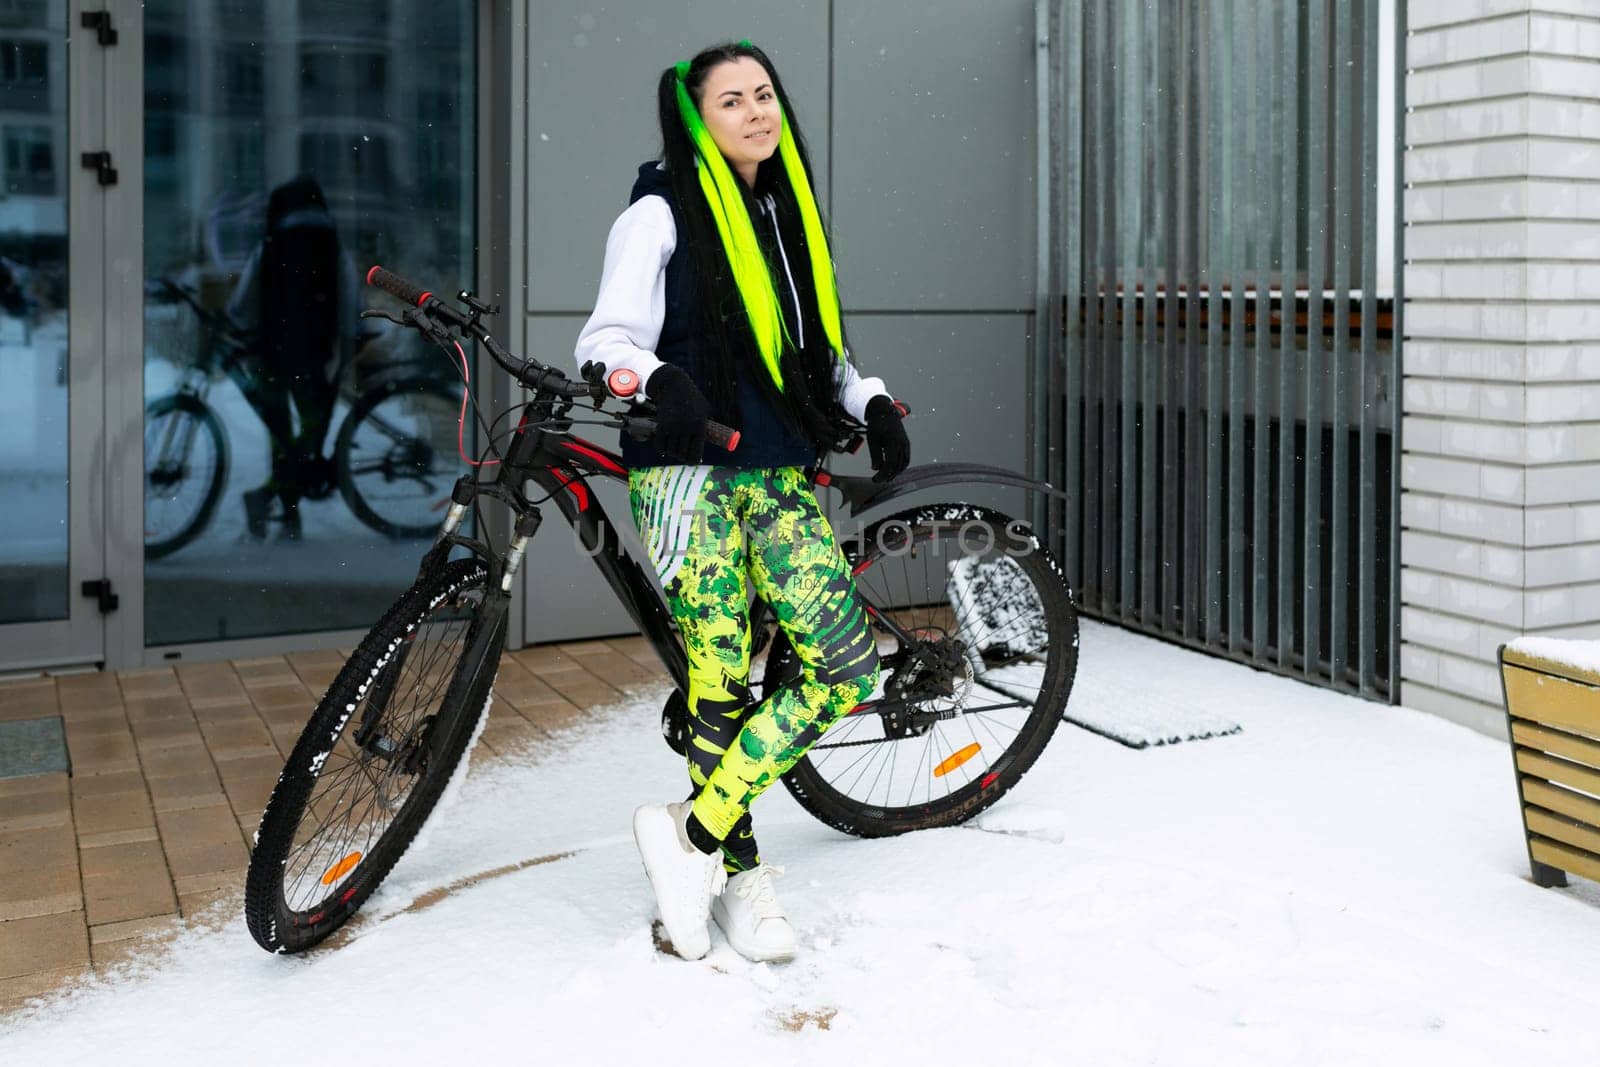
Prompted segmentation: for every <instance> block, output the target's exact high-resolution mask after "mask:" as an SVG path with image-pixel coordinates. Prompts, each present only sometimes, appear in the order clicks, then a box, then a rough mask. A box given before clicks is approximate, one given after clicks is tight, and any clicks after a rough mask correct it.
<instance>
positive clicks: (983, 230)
mask: <svg viewBox="0 0 1600 1067" xmlns="http://www.w3.org/2000/svg"><path fill="white" fill-rule="evenodd" d="M834 12H835V13H834V30H833V47H834V130H833V151H834V165H833V180H834V183H835V185H836V187H837V189H838V193H839V195H838V198H837V202H836V203H835V204H834V211H833V219H832V221H833V224H834V227H835V229H836V231H837V234H838V236H837V239H836V241H835V244H836V248H835V258H836V259H837V260H838V263H839V288H840V297H841V299H842V300H843V301H844V303H845V306H846V307H848V308H850V309H851V310H857V309H862V310H890V311H895V310H905V309H913V308H940V309H949V310H973V311H978V310H984V311H999V310H1010V309H1025V308H1032V307H1033V304H1034V290H1033V286H1034V282H1033V276H1034V244H1035V241H1036V236H1035V233H1034V214H1035V211H1034V191H1033V190H1034V168H1035V160H1034V139H1035V138H1034V132H1033V128H1034V110H1035V104H1034V91H1033V69H1034V26H1033V22H1034V12H1033V4H1032V3H1031V2H1029V0H995V2H989V3H982V4H975V3H972V2H971V0H837V2H836V3H835V5H834ZM1017 402H1018V403H1019V404H1020V403H1021V397H1020V395H1019V396H1018V398H1017ZM1020 410H1021V409H1020V408H1019V409H1018V411H1019V413H1020Z"/></svg>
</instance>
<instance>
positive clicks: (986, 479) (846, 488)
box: [817, 463, 1067, 518]
mask: <svg viewBox="0 0 1600 1067" xmlns="http://www.w3.org/2000/svg"><path fill="white" fill-rule="evenodd" d="M958 482H960V483H968V484H974V485H1004V486H1012V487H1015V488H1018V489H1031V490H1035V491H1037V492H1041V493H1045V494H1047V495H1049V496H1053V497H1057V498H1059V499H1061V500H1065V499H1067V494H1066V493H1064V492H1062V491H1061V490H1059V489H1057V488H1056V487H1055V486H1053V485H1051V484H1050V483H1049V482H1041V481H1038V480H1037V479H1034V478H1029V477H1027V476H1026V475H1022V474H1018V473H1017V472H1016V471H1011V470H1007V469H1006V468H1004V467H991V466H989V465H988V464H986V463H923V464H920V465H918V466H915V467H907V468H906V469H905V470H904V471H902V472H901V473H900V476H899V477H897V478H895V479H893V480H892V481H888V482H875V481H873V480H872V477H871V475H865V474H850V475H844V474H830V473H829V472H827V471H823V472H821V473H820V474H819V476H818V478H817V484H818V485H826V486H828V487H829V488H831V489H837V490H838V491H839V494H840V495H841V496H842V497H843V498H844V503H845V508H846V511H847V512H848V514H849V515H850V517H851V518H854V517H855V516H857V515H859V514H860V513H862V512H863V511H868V510H870V509H872V508H876V507H879V506H880V505H883V504H887V503H889V502H890V501H891V500H895V499H897V498H899V497H902V496H904V495H906V494H907V493H912V492H916V491H917V490H919V489H928V488H931V487H933V486H936V485H950V484H954V483H958Z"/></svg>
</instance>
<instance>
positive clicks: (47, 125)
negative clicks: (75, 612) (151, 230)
mask: <svg viewBox="0 0 1600 1067" xmlns="http://www.w3.org/2000/svg"><path fill="white" fill-rule="evenodd" d="M65 24H66V14H65V11H64V10H63V8H62V7H61V6H60V5H55V6H52V5H51V4H49V3H46V2H45V0H11V2H9V3H4V4H0V501H4V504H5V506H4V507H3V508H0V623H9V622H22V621H32V620H45V619H63V618H66V616H67V611H68V601H67V550H68V540H67V530H68V529H69V523H68V515H67V499H68V498H67V469H68V468H67V426H68V420H67V389H68V383H67V185H66V175H65V174H64V173H63V172H62V169H61V168H60V167H59V166H58V165H57V161H58V160H59V159H61V158H62V152H64V151H65V147H66V133H67V84H66V49H65V46H64V44H63V41H64V40H65V38H64V35H63V33H62V29H63V27H64V26H65Z"/></svg>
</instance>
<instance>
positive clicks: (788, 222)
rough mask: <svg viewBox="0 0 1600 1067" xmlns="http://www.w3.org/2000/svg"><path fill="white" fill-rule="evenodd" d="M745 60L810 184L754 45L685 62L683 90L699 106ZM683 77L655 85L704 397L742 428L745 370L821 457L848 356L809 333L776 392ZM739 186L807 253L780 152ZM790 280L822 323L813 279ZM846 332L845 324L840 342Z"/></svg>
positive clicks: (788, 356)
mask: <svg viewBox="0 0 1600 1067" xmlns="http://www.w3.org/2000/svg"><path fill="white" fill-rule="evenodd" d="M739 59H753V60H755V61H756V62H757V63H760V64H761V66H762V67H763V68H764V69H765V70H766V72H767V76H768V78H769V79H770V80H771V82H772V89H773V92H774V93H776V94H777V97H778V104H779V106H780V107H781V108H782V111H783V116H784V120H785V122H786V124H787V126H788V130H789V136H790V137H791V138H792V139H793V142H794V147H795V149H796V151H797V153H798V154H799V157H800V160H801V163H802V165H803V166H804V169H805V174H806V178H807V180H808V181H810V182H812V184H813V185H814V184H815V183H814V180H813V174H814V172H813V170H812V168H811V156H810V153H809V152H808V151H807V150H806V143H805V138H804V137H803V136H802V134H801V132H800V123H799V120H798V119H797V117H796V114H795V108H794V105H793V103H792V102H791V101H790V99H789V94H788V93H787V92H785V90H784V88H783V81H782V79H781V78H779V77H778V72H777V70H776V68H774V67H773V64H772V60H771V59H769V58H768V57H767V55H766V53H765V52H763V51H762V50H761V49H760V48H757V47H756V46H755V45H753V44H750V43H749V42H748V41H740V42H728V43H725V44H718V45H713V46H711V47H709V48H706V49H704V50H702V51H701V52H699V53H698V54H697V55H696V56H695V57H694V58H693V59H692V60H690V61H689V64H688V69H687V70H686V71H685V72H684V74H683V75H682V79H683V85H684V88H685V89H686V90H687V91H688V93H689V96H690V98H691V99H692V100H693V101H694V103H695V104H696V106H698V105H699V102H700V98H701V95H702V93H703V91H704V88H705V80H706V77H707V75H709V74H710V73H711V71H712V70H713V69H714V68H716V67H718V66H720V65H721V64H723V63H731V62H734V61H737V60H739ZM678 79H679V74H678V67H677V65H673V66H670V67H668V68H667V69H666V70H664V71H662V72H661V78H660V81H659V84H658V87H657V94H656V95H657V106H658V111H659V119H660V123H661V140H662V150H661V158H662V160H663V161H664V162H665V164H666V171H667V179H668V181H669V183H670V184H671V187H672V195H673V199H674V200H675V201H676V205H677V218H678V220H679V224H680V226H682V227H683V229H684V230H685V231H686V232H684V233H680V234H679V242H680V244H684V243H686V244H687V245H688V247H689V249H690V253H691V258H692V261H693V277H694V282H695V285H694V292H695V299H696V303H697V305H698V312H699V314H700V316H701V325H702V333H703V335H704V336H705V338H706V339H707V342H708V344H707V350H706V351H703V352H702V353H701V360H702V365H703V366H704V368H705V370H706V371H707V378H708V379H709V385H710V388H711V395H710V396H708V397H707V399H708V400H709V401H710V403H711V408H712V413H713V417H714V418H717V419H718V420H719V421H723V422H727V423H728V424H730V425H733V426H735V427H738V425H739V424H738V418H739V405H738V399H737V387H736V383H737V380H738V379H737V374H738V368H740V367H743V368H744V369H745V373H746V374H747V375H748V376H749V377H750V379H751V380H752V381H753V382H754V383H756V386H757V388H758V389H760V390H761V392H762V393H763V394H764V395H765V396H766V397H767V399H768V400H769V401H771V403H772V406H773V407H774V409H775V410H777V411H778V413H779V414H780V416H781V417H782V418H783V419H784V420H785V421H786V422H787V423H788V424H789V426H790V428H791V429H792V430H795V431H797V432H799V433H800V434H802V435H803V436H804V437H805V438H806V439H807V440H809V441H810V442H811V443H812V444H813V445H814V446H815V447H816V448H817V449H818V450H819V451H821V450H824V449H826V448H827V447H828V445H829V444H831V443H832V442H833V441H834V440H835V439H836V437H837V436H838V425H837V422H836V411H835V403H834V400H833V397H834V384H833V374H834V366H835V361H836V360H838V359H842V358H845V354H844V352H838V353H835V352H834V351H833V349H832V347H831V346H830V345H829V343H828V341H827V339H826V337H824V336H823V334H822V330H821V329H813V330H806V331H804V333H805V337H806V344H805V346H804V348H803V349H797V348H796V347H795V345H794V344H792V343H785V344H784V346H783V352H782V355H781V357H780V362H779V367H780V370H781V372H782V376H783V383H784V387H783V389H781V390H780V389H779V388H778V386H777V384H776V383H775V382H774V381H773V380H772V376H771V375H770V374H769V373H768V372H767V371H766V369H765V368H764V367H763V365H762V361H761V358H760V356H759V354H758V348H757V342H756V338H755V334H754V331H753V330H752V328H751V325H750V319H749V314H748V313H747V311H746V310H745V305H744V300H743V298H742V297H741V295H740V293H739V289H738V287H737V285H736V284H735V282H734V278H733V271H732V268H731V266H730V264H729V262H728V256H727V253H726V251H725V250H724V246H723V243H722V240H721V238H720V236H719V235H718V232H717V229H716V224H715V222H714V221H713V219H712V216H711V209H710V206H709V205H708V204H707V203H706V199H705V194H704V193H703V192H702V190H701V187H700V182H699V177H698V175H697V173H696V162H695V160H696V151H695V146H694V142H693V140H692V139H691V138H690V135H689V131H688V130H687V129H686V128H685V126H684V119H683V116H682V113H681V111H680V108H679V102H678V95H677V93H678V89H677V87H678ZM738 184H739V186H740V188H741V191H742V192H744V193H745V194H746V197H745V199H746V210H750V208H751V207H753V205H754V204H755V202H756V201H755V198H756V197H764V196H765V195H766V194H768V193H771V194H772V196H773V199H774V201H775V203H776V204H777V208H778V218H779V225H780V232H781V233H782V234H783V235H784V240H785V244H786V247H787V246H789V244H790V242H791V241H793V247H795V248H802V247H803V244H802V242H803V240H804V238H803V236H800V234H801V226H800V222H799V220H800V213H799V208H798V206H797V204H796V199H795V193H794V189H793V188H792V186H791V183H790V181H789V177H788V174H787V173H786V172H785V170H784V165H783V162H782V160H781V159H780V158H779V153H778V152H777V151H774V152H773V153H772V155H771V156H770V157H768V158H767V159H765V160H763V161H762V162H761V163H760V165H759V166H758V167H757V171H756V181H755V188H754V190H753V191H751V190H748V189H746V187H745V186H744V183H743V182H742V181H740V182H739V183H738ZM819 210H820V209H819ZM798 262H799V263H803V262H804V258H803V257H799V258H798ZM794 273H795V280H796V284H797V286H798V287H799V296H800V301H801V304H802V312H801V314H802V317H803V318H810V319H811V320H812V321H816V320H815V316H816V294H815V292H814V285H812V284H806V283H808V282H809V281H810V275H811V271H810V270H808V269H804V268H803V267H801V268H800V269H797V270H795V272H794ZM842 330H843V327H842V325H841V340H842V336H843V335H842ZM789 335H790V337H791V338H794V337H797V336H798V334H797V333H796V332H795V331H793V330H792V329H791V330H790V331H789Z"/></svg>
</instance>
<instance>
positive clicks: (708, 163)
mask: <svg viewBox="0 0 1600 1067" xmlns="http://www.w3.org/2000/svg"><path fill="white" fill-rule="evenodd" d="M675 69H676V70H677V73H678V111H679V113H680V114H681V115H682V117H683V125H684V128H685V129H686V130H688V132H689V139H690V140H691V141H693V142H694V146H695V151H696V152H697V153H698V155H699V157H700V164H701V165H700V166H699V167H698V168H697V170H698V172H699V178H700V190H701V192H702V193H704V194H705V198H706V204H707V205H708V206H709V207H710V209H711V218H712V220H713V222H715V224H716V227H717V234H718V236H720V237H721V238H722V247H723V251H724V252H725V253H726V254H727V257H728V265H729V266H730V268H731V269H732V271H733V280H734V284H735V285H736V286H737V287H738V289H739V296H740V298H741V299H742V300H743V302H744V306H745V312H746V314H748V315H749V318H750V328H751V330H752V332H754V334H755V339H756V348H757V350H758V351H759V352H760V353H761V361H762V362H763V363H764V364H766V367H767V372H768V373H769V374H770V375H772V381H773V383H774V384H775V385H776V386H777V387H778V389H779V390H780V391H781V390H782V389H783V372H782V371H781V370H780V369H779V366H778V360H779V357H780V355H781V354H782V351H783V342H784V339H786V338H788V337H789V331H788V325H787V324H786V323H785V322H784V318H783V312H782V308H781V305H780V303H779V301H778V293H777V289H776V287H775V286H774V285H773V281H772V272H771V271H770V270H769V269H768V267H767V261H766V257H765V256H763V255H762V254H761V245H760V243H759V242H758V241H757V240H756V231H755V226H754V224H753V223H752V222H751V221H750V213H749V211H747V210H746V209H745V205H744V196H743V194H742V193H741V192H740V189H739V185H738V182H739V179H738V178H737V177H736V176H735V175H734V173H733V170H732V168H731V167H729V166H728V161H727V160H726V159H724V158H723V156H722V151H721V150H720V149H719V148H717V144H716V141H715V140H714V139H713V138H712V136H711V131H710V130H709V129H707V128H706V124H705V120H704V119H702V118H701V117H700V111H699V109H698V108H696V107H695V105H694V101H693V100H692V99H691V98H690V96H689V91H688V89H687V88H686V87H685V86H684V84H683V79H684V77H685V75H687V74H688V70H689V64H688V63H687V62H682V63H679V64H677V66H676V68H675ZM779 123H780V130H779V134H778V153H779V157H780V158H781V160H782V162H783V168H784V172H785V173H786V174H787V175H788V176H789V184H790V185H791V186H792V187H793V189H794V194H795V200H796V202H797V203H798V204H799V208H800V218H801V223H802V225H803V226H804V229H805V235H806V247H807V249H808V250H809V252H810V258H811V275H812V278H813V280H814V283H815V289H816V293H817V310H818V312H819V313H820V314H821V317H822V326H823V333H824V334H826V335H827V338H828V344H829V345H830V346H831V347H832V349H833V351H834V353H835V355H836V356H837V357H838V358H839V359H843V358H844V355H843V352H844V345H843V342H842V340H841V330H840V326H839V291H838V287H837V285H836V283H835V281H834V275H833V257H832V255H831V254H830V252H829V250H828V239H827V235H826V234H825V233H824V231H823V228H822V219H821V216H819V215H818V213H817V205H816V200H815V198H814V197H813V195H812V192H811V183H810V182H809V181H807V180H806V173H805V167H804V165H803V164H802V163H801V161H800V152H799V150H798V149H797V148H796V147H795V143H794V138H793V137H792V136H791V135H790V133H789V121H788V118H787V117H786V116H785V115H784V114H783V113H782V110H781V108H780V111H779Z"/></svg>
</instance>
